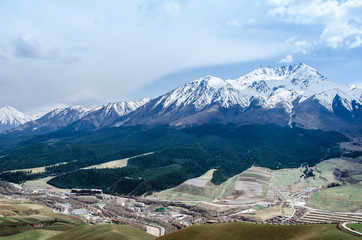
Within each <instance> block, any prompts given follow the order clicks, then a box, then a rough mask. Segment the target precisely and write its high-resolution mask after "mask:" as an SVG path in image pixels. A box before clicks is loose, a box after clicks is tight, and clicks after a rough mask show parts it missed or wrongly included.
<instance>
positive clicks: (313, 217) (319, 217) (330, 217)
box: [298, 210, 362, 223]
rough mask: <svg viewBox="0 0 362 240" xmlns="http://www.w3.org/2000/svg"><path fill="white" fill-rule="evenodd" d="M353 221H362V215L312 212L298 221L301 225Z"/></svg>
mask: <svg viewBox="0 0 362 240" xmlns="http://www.w3.org/2000/svg"><path fill="white" fill-rule="evenodd" d="M352 221H357V222H359V221H362V214H358V213H343V212H329V211H322V210H311V211H308V212H307V214H305V215H304V216H303V217H302V218H300V219H298V222H300V223H339V222H352Z"/></svg>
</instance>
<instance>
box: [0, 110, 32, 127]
mask: <svg viewBox="0 0 362 240" xmlns="http://www.w3.org/2000/svg"><path fill="white" fill-rule="evenodd" d="M32 120H34V118H33V117H32V116H30V115H27V114H25V113H22V112H19V111H18V110H16V109H15V108H13V107H10V106H7V107H3V108H0V132H2V131H6V130H9V129H12V128H15V127H18V126H20V125H22V124H24V123H26V122H29V121H32Z"/></svg>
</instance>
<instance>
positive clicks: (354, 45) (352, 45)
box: [349, 36, 362, 48]
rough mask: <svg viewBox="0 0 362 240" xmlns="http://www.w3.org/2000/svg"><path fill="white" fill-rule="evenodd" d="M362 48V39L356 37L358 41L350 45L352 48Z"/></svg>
mask: <svg viewBox="0 0 362 240" xmlns="http://www.w3.org/2000/svg"><path fill="white" fill-rule="evenodd" d="M360 46H362V39H361V37H360V36H357V37H356V41H355V42H354V43H352V44H350V45H349V47H350V48H356V47H360Z"/></svg>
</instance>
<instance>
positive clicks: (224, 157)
mask: <svg viewBox="0 0 362 240" xmlns="http://www.w3.org/2000/svg"><path fill="white" fill-rule="evenodd" d="M55 139H58V140H57V141H55ZM49 140H51V141H50V142H49ZM39 141H41V142H39ZM342 141H348V138H346V137H345V136H343V135H341V134H339V133H336V132H323V131H319V130H305V129H300V128H286V127H280V126H276V125H265V126H260V125H247V126H239V127H238V126H235V125H203V126H195V127H189V128H182V129H179V128H175V127H170V126H161V127H157V128H152V129H147V128H143V127H121V128H113V129H105V130H101V131H97V132H92V133H78V135H76V137H71V138H70V137H66V134H65V133H52V134H50V135H46V136H41V137H36V138H34V139H32V140H31V141H30V140H29V141H27V142H26V144H25V145H24V146H22V147H19V148H15V149H12V150H9V151H6V152H3V153H2V154H3V156H4V157H3V158H2V159H1V161H0V171H7V170H14V169H15V168H18V169H29V168H35V167H41V166H49V167H46V168H45V172H41V173H35V174H33V173H32V172H19V171H18V172H3V173H1V174H0V178H2V179H4V180H7V181H12V182H21V181H27V180H32V179H37V178H44V177H47V176H50V175H52V176H54V175H58V177H55V178H53V179H52V180H51V181H50V182H49V183H50V184H52V185H54V186H57V187H63V188H72V187H79V188H101V189H103V190H104V191H105V192H110V193H118V194H132V195H142V194H145V193H151V192H155V191H162V190H164V189H168V188H172V187H175V186H177V185H179V184H181V183H182V182H184V181H185V180H187V179H190V178H195V177H198V176H200V175H202V174H203V173H205V172H206V171H208V170H210V169H217V170H216V171H214V172H213V174H212V179H211V182H212V183H213V184H216V185H219V184H221V183H223V182H225V181H226V180H227V179H229V178H230V177H232V176H234V175H236V174H239V173H240V172H243V171H244V170H246V169H248V168H250V167H251V166H252V165H255V166H263V167H268V168H271V169H281V168H293V167H300V165H301V164H308V165H310V166H313V165H315V164H317V163H318V162H320V161H321V160H322V159H327V158H330V157H335V156H340V155H341V152H340V149H339V147H338V143H339V142H342ZM290 143H293V144H290ZM149 152H154V153H153V154H151V155H146V156H139V157H135V158H132V159H129V161H128V162H127V166H125V167H123V168H110V169H83V170H80V169H82V168H86V167H89V166H92V165H96V164H101V163H105V162H110V161H114V160H118V159H123V158H128V157H133V156H136V155H139V154H143V153H149ZM61 162H66V163H65V164H60V165H54V164H57V163H61ZM105 176H107V177H105ZM125 186H127V187H125Z"/></svg>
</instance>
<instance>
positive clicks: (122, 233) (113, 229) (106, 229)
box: [49, 224, 156, 240]
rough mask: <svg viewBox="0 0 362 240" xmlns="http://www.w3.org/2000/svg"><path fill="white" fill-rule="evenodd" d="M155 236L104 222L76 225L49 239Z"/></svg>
mask: <svg viewBox="0 0 362 240" xmlns="http://www.w3.org/2000/svg"><path fill="white" fill-rule="evenodd" d="M155 238H156V237H154V236H152V235H150V234H147V233H145V232H143V231H142V230H139V229H137V228H134V227H130V226H126V225H115V224H104V225H87V226H81V227H76V228H73V229H72V230H69V231H67V232H64V233H61V234H58V235H56V236H54V237H51V238H49V240H75V239H76V240H100V239H102V240H152V239H155Z"/></svg>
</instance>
